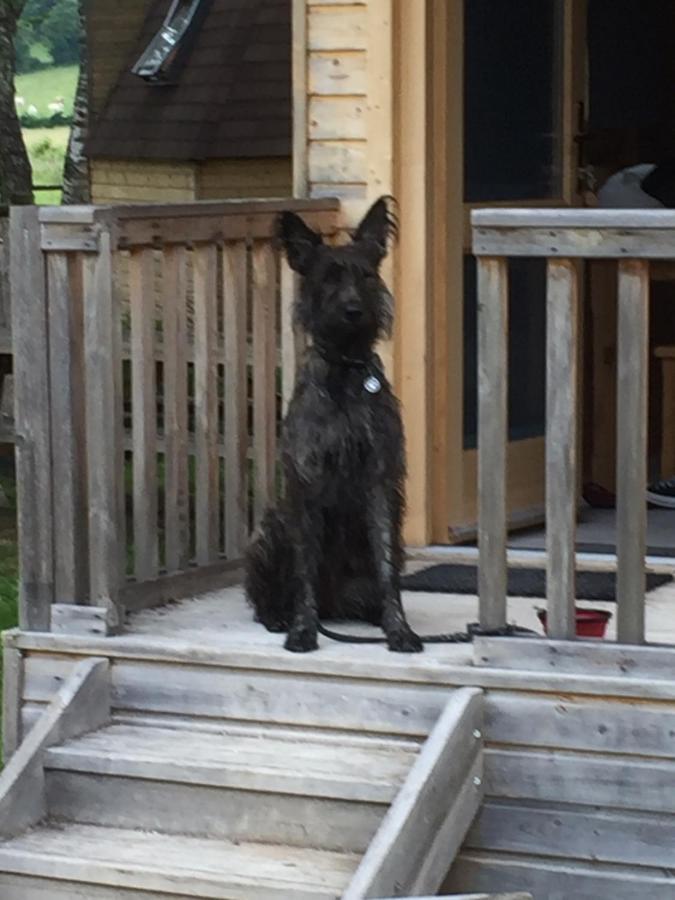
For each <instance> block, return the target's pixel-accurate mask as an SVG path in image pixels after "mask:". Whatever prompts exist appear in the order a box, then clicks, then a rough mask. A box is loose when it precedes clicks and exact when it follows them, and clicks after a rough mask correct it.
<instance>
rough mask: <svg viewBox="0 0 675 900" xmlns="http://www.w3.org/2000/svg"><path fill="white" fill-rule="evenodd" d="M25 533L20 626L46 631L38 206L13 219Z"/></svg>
mask: <svg viewBox="0 0 675 900" xmlns="http://www.w3.org/2000/svg"><path fill="white" fill-rule="evenodd" d="M9 234H10V247H11V254H10V284H11V294H12V330H13V335H14V402H15V414H14V420H15V433H16V478H17V495H18V528H19V624H20V627H21V628H23V629H25V630H27V631H48V630H49V623H50V607H51V604H52V603H53V602H54V551H53V541H52V535H53V518H52V462H51V418H50V414H49V350H48V343H49V338H48V333H47V297H46V291H45V270H44V257H43V254H42V248H41V245H40V223H39V220H38V210H37V208H36V207H14V208H13V209H12V211H11V218H10V232H9Z"/></svg>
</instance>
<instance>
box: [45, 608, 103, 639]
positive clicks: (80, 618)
mask: <svg viewBox="0 0 675 900" xmlns="http://www.w3.org/2000/svg"><path fill="white" fill-rule="evenodd" d="M115 626H116V618H115V616H114V615H113V616H112V617H111V609H110V608H109V607H105V606H81V605H76V604H73V603H53V604H52V628H51V630H52V632H53V633H54V634H93V635H106V634H110V633H111V632H112V631H113V630H114V628H115Z"/></svg>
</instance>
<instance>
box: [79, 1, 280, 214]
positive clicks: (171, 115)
mask: <svg viewBox="0 0 675 900" xmlns="http://www.w3.org/2000/svg"><path fill="white" fill-rule="evenodd" d="M183 7H184V8H185V14H186V16H188V15H191V16H192V17H193V21H192V26H191V27H189V28H188V29H187V30H186V32H185V34H184V35H183V36H181V37H179V38H178V39H177V40H176V38H175V37H171V36H170V37H171V40H173V41H175V44H176V47H175V49H176V50H180V52H179V53H177V54H174V56H175V60H174V62H173V64H172V66H171V68H170V71H168V72H166V73H162V77H159V78H147V77H142V75H139V74H136V73H135V72H134V71H133V69H134V67H135V64H136V63H137V62H138V60H139V59H140V58H142V56H143V54H144V52H145V51H146V50H147V49H148V48H149V47H151V45H152V42H153V40H154V39H156V38H157V37H158V36H159V37H160V38H161V35H162V32H164V33H166V32H167V22H169V20H170V16H171V12H172V10H174V8H175V9H176V14H180V12H181V8H183ZM170 27H171V26H170V25H169V28H170ZM87 38H88V46H89V58H90V80H91V112H92V126H91V133H90V138H89V141H88V143H87V147H86V153H87V155H88V157H89V159H90V171H91V188H92V199H93V202H95V203H119V202H127V201H129V202H134V201H135V202H145V201H155V200H158V201H164V202H176V201H182V200H209V199H231V198H237V197H279V196H288V195H290V194H291V193H292V184H291V168H292V167H291V140H292V136H291V130H292V124H291V123H292V115H291V4H290V0H212V2H205V0H202V2H194V0H193V2H191V3H182V4H176V3H175V2H172V0H121V2H119V3H115V4H112V5H111V4H108V3H101V2H95V3H92V4H90V5H89V10H88V12H87ZM169 45H170V41H168V42H167V47H168V46H169ZM155 52H156V48H155Z"/></svg>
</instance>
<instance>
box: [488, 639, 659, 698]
mask: <svg viewBox="0 0 675 900" xmlns="http://www.w3.org/2000/svg"><path fill="white" fill-rule="evenodd" d="M512 642H517V643H512ZM474 660H475V664H476V665H478V666H489V667H492V668H499V669H512V670H518V671H521V672H525V671H528V670H529V671H531V672H549V673H554V672H558V673H561V674H562V673H569V674H577V675H579V676H580V677H582V676H586V683H587V685H588V687H589V688H592V687H593V684H594V682H595V680H596V679H598V678H610V679H612V678H614V679H617V680H619V679H621V680H623V682H628V681H631V680H637V679H645V680H650V679H655V680H656V679H660V680H661V687H663V688H665V686H666V682H667V681H668V680H670V679H672V674H673V671H675V668H674V667H675V648H673V647H667V646H650V647H640V646H636V645H631V644H611V643H609V642H603V641H600V640H592V639H591V640H586V641H577V642H575V643H573V644H572V643H567V642H565V641H544V640H539V639H536V638H508V639H506V640H505V639H503V638H489V637H488V638H477V639H476V640H475V642H474ZM539 683H540V682H539V681H538V682H537V684H539ZM580 684H581V682H580ZM605 687H606V688H609V684H608V683H607V684H606V685H605ZM626 689H627V688H624V690H626ZM624 696H630V695H628V694H624ZM664 696H665V695H664Z"/></svg>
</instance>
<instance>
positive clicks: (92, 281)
mask: <svg viewBox="0 0 675 900" xmlns="http://www.w3.org/2000/svg"><path fill="white" fill-rule="evenodd" d="M117 324H118V310H117V305H116V298H115V294H114V292H113V284H112V252H111V240H110V232H109V231H104V232H102V233H101V235H100V237H99V251H98V254H97V255H89V254H87V255H86V256H85V257H84V347H85V372H86V387H87V391H86V399H87V403H86V415H87V479H88V481H87V483H88V491H89V585H90V601H89V602H90V603H92V604H94V605H96V606H108V608H109V610H110V611H111V612H112V610H113V608H116V607H117V603H118V595H119V588H120V569H119V560H120V549H119V540H120V534H119V528H118V522H119V518H120V511H119V508H118V506H119V498H120V489H119V479H120V478H122V477H123V474H124V473H123V472H121V471H119V465H118V464H119V453H118V448H117V439H118V429H117V427H116V422H115V416H116V413H117V411H118V403H117V397H116V390H117V386H118V380H117V376H116V372H117V370H118V369H119V366H120V358H119V355H118V354H119V349H120V348H119V344H118V342H117V340H116V339H115V329H116V327H117ZM119 624H120V622H119V621H117V622H114V621H113V622H112V623H111V627H112V628H114V627H115V626H116V625H117V626H119Z"/></svg>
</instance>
